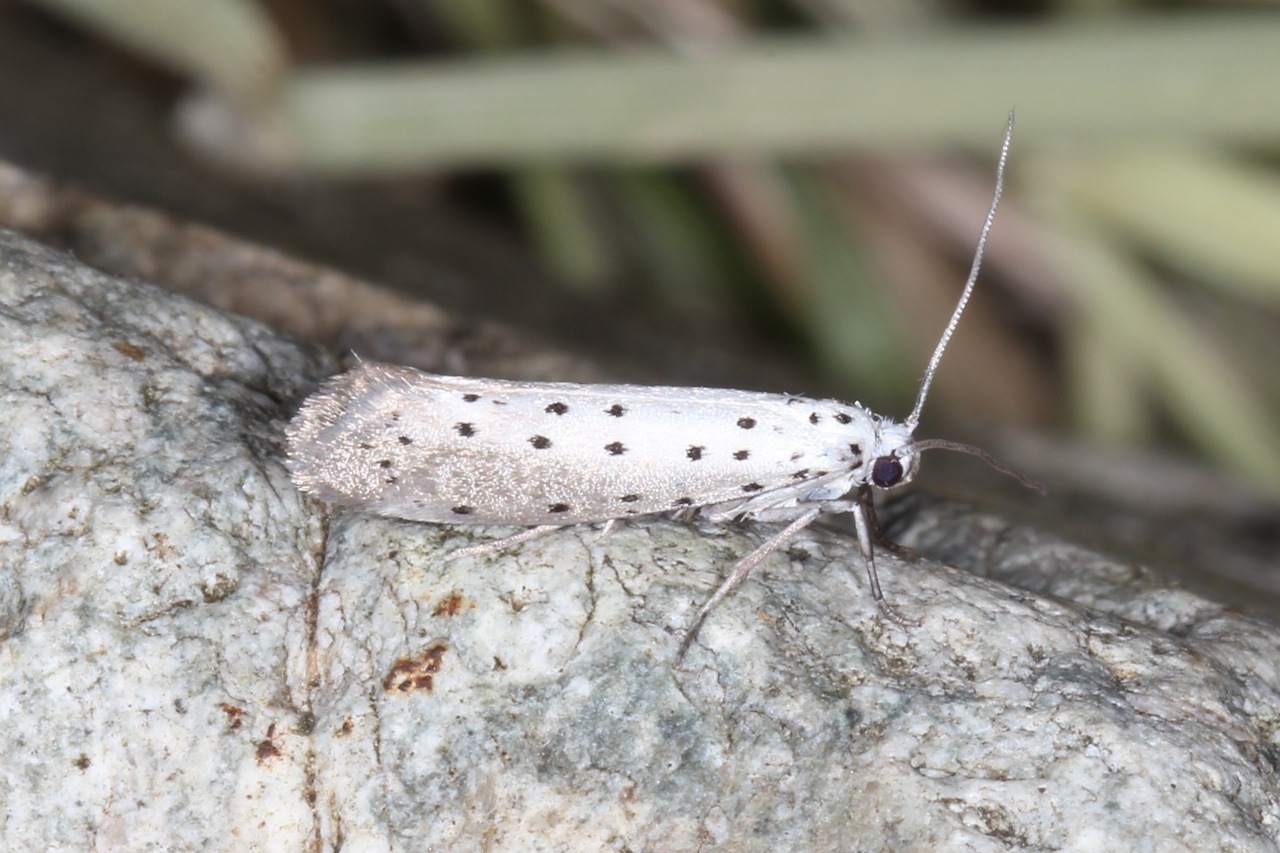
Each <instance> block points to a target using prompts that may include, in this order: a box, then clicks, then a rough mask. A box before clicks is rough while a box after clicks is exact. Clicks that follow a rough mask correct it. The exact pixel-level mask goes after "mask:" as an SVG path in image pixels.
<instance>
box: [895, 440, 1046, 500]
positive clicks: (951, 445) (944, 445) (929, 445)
mask: <svg viewBox="0 0 1280 853" xmlns="http://www.w3.org/2000/svg"><path fill="white" fill-rule="evenodd" d="M912 447H913V448H915V449H916V450H956V451H959V452H960V453H968V454H969V455H970V456H976V457H978V458H979V459H981V460H982V461H983V462H986V463H987V464H988V465H990V466H991V467H992V468H994V469H996V470H997V471H999V472H1000V473H1001V474H1008V475H1009V476H1010V477H1012V478H1013V479H1015V480H1017V481H1018V482H1019V483H1021V484H1022V485H1024V486H1026V487H1027V488H1028V489H1034V490H1035V491H1037V492H1039V493H1040V494H1042V495H1047V494H1049V490H1048V489H1047V488H1045V485H1044V483H1041V482H1040V481H1039V480H1033V479H1031V478H1030V477H1028V476H1027V475H1026V474H1024V473H1022V472H1021V471H1019V470H1018V469H1017V468H1014V467H1013V466H1012V465H1010V464H1008V463H1007V462H1001V461H1000V460H999V459H997V458H995V457H994V456H992V455H991V454H990V453H988V452H987V451H985V450H983V449H982V448H981V447H974V446H973V445H972V444H962V443H961V442H958V441H947V440H946V439H945V438H926V439H925V440H924V441H917V442H914V443H913V444H912Z"/></svg>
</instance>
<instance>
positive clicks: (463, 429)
mask: <svg viewBox="0 0 1280 853" xmlns="http://www.w3.org/2000/svg"><path fill="white" fill-rule="evenodd" d="M453 428H454V429H455V430H457V431H458V435H460V436H462V437H463V438H470V437H471V436H473V435H475V434H476V425H475V424H469V423H466V422H462V423H456V424H454V425H453Z"/></svg>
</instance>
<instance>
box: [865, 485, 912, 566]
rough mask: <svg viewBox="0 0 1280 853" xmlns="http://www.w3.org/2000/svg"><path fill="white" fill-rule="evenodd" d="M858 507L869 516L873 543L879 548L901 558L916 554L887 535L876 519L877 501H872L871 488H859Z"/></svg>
mask: <svg viewBox="0 0 1280 853" xmlns="http://www.w3.org/2000/svg"><path fill="white" fill-rule="evenodd" d="M858 506H860V507H862V511H863V512H865V513H866V514H867V525H868V527H869V528H870V530H871V541H872V542H873V543H874V544H875V545H876V546H877V547H880V548H884V549H886V550H888V551H892V552H893V553H895V554H897V555H898V556H899V557H906V556H910V555H911V554H914V553H915V551H913V550H912V549H910V548H908V547H907V546H906V545H899V544H898V543H897V542H894V541H893V540H892V539H890V538H889V537H888V535H887V534H885V532H884V528H883V527H881V526H880V519H878V518H876V505H875V501H874V500H872V491H871V487H870V486H859V487H858Z"/></svg>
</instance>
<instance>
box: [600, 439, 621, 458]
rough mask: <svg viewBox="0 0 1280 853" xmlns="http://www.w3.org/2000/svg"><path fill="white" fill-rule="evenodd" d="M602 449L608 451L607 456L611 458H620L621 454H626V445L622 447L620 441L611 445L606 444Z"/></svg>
mask: <svg viewBox="0 0 1280 853" xmlns="http://www.w3.org/2000/svg"><path fill="white" fill-rule="evenodd" d="M604 449H605V450H607V451H609V454H610V455H611V456H621V455H622V454H624V453H626V452H627V448H626V445H624V444H623V443H622V442H621V441H615V442H612V443H611V444H606V445H605V446H604Z"/></svg>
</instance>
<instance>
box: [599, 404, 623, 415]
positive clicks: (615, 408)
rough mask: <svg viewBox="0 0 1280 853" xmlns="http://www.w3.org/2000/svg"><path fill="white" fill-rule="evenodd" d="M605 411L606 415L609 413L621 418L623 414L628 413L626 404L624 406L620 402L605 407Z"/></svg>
mask: <svg viewBox="0 0 1280 853" xmlns="http://www.w3.org/2000/svg"><path fill="white" fill-rule="evenodd" d="M604 413H605V414H606V415H609V416H610V417H615V418H620V417H622V416H623V415H625V414H626V413H627V410H626V408H625V407H624V406H622V405H621V404H619V403H614V404H613V405H612V406H610V407H609V408H607V409H605V410H604Z"/></svg>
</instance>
